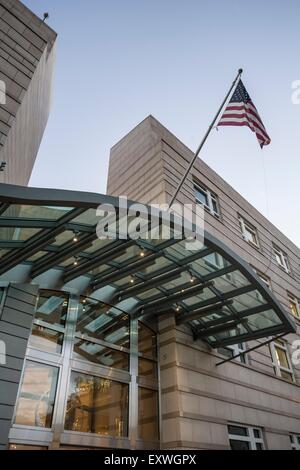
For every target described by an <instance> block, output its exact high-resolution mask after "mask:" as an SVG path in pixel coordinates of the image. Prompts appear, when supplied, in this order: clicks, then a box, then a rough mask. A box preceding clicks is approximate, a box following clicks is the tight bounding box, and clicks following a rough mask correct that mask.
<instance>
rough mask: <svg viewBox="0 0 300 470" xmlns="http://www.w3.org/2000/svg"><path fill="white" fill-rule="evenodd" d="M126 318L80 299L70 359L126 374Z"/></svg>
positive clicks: (124, 315)
mask: <svg viewBox="0 0 300 470" xmlns="http://www.w3.org/2000/svg"><path fill="white" fill-rule="evenodd" d="M129 332H130V328H129V317H128V315H126V314H125V313H123V312H122V311H121V310H119V311H115V310H113V309H112V308H111V307H110V306H109V305H106V304H104V303H103V302H99V301H97V300H93V299H90V298H88V297H83V296H82V297H80V303H79V306H78V318H77V325H76V333H75V340H74V351H73V358H74V359H81V360H85V361H88V362H93V363H94V364H99V365H102V366H106V367H113V368H116V369H123V370H129V353H130V351H129V347H130V335H129Z"/></svg>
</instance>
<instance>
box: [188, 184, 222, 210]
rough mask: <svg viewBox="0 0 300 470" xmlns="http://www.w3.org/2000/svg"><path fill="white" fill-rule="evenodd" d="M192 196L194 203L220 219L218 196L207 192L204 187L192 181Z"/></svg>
mask: <svg viewBox="0 0 300 470" xmlns="http://www.w3.org/2000/svg"><path fill="white" fill-rule="evenodd" d="M194 194H195V198H196V202H198V203H199V204H203V206H204V207H205V209H206V210H208V211H209V212H210V213H211V214H213V215H214V216H216V217H220V207H219V201H218V196H217V195H216V194H214V193H212V192H211V191H209V190H208V189H207V188H206V187H205V186H203V185H202V184H200V183H197V182H195V181H194Z"/></svg>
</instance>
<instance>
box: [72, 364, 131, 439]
mask: <svg viewBox="0 0 300 470" xmlns="http://www.w3.org/2000/svg"><path fill="white" fill-rule="evenodd" d="M65 429H68V430H70V431H80V432H89V433H94V434H99V435H103V436H115V437H122V436H124V437H126V436H127V435H128V385H127V384H123V383H120V382H116V381H113V380H110V379H108V378H101V377H94V376H91V375H86V374H81V373H79V372H72V373H71V380H70V386H69V395H68V401H67V412H66V422H65Z"/></svg>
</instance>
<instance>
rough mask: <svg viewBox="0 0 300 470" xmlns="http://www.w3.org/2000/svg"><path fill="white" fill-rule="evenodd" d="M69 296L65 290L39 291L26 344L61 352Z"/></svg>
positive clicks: (44, 349) (51, 351) (52, 351)
mask: <svg viewBox="0 0 300 470" xmlns="http://www.w3.org/2000/svg"><path fill="white" fill-rule="evenodd" d="M68 303H69V296H68V294H67V293H65V292H57V291H49V290H41V291H40V292H39V296H38V301H37V307H36V312H35V316H34V322H33V327H32V331H31V336H30V338H29V342H28V345H29V346H30V347H31V348H35V349H39V350H43V351H47V352H50V353H57V354H61V352H62V347H63V341H64V333H65V326H66V318H67V313H68Z"/></svg>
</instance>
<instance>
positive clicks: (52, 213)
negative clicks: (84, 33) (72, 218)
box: [1, 204, 73, 220]
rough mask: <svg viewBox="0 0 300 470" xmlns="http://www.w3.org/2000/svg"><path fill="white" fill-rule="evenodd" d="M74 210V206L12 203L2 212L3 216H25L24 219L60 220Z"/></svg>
mask: <svg viewBox="0 0 300 470" xmlns="http://www.w3.org/2000/svg"><path fill="white" fill-rule="evenodd" d="M71 210H73V207H58V206H57V207H55V206H29V205H19V204H10V205H9V207H8V208H7V209H6V210H5V211H4V212H3V213H2V214H1V217H3V218H8V217H13V218H19V219H21V218H23V219H42V220H58V219H60V218H61V217H63V216H64V215H65V214H67V213H68V212H69V211H71Z"/></svg>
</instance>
